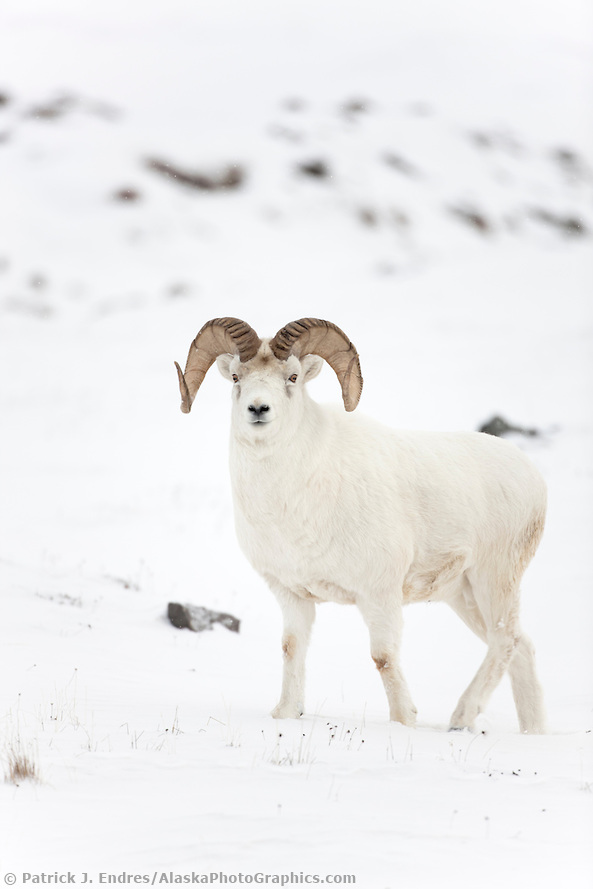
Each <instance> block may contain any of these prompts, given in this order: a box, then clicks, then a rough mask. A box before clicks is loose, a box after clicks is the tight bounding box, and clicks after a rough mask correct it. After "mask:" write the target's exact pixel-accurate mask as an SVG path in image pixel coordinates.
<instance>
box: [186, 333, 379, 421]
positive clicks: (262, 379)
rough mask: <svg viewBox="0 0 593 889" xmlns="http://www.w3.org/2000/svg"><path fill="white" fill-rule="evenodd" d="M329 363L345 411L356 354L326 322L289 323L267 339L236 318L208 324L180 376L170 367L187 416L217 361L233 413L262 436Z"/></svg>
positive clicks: (354, 381)
mask: <svg viewBox="0 0 593 889" xmlns="http://www.w3.org/2000/svg"><path fill="white" fill-rule="evenodd" d="M321 359H324V360H325V361H327V362H328V364H329V365H330V367H332V368H333V370H334V371H335V373H336V376H337V377H338V380H339V382H340V385H341V387H342V398H343V400H344V407H345V409H346V410H347V411H352V410H354V408H355V407H356V405H357V404H358V401H359V399H360V395H361V392H362V376H361V373H360V363H359V360H358V353H357V351H356V349H355V347H354V346H353V345H352V343H351V342H350V340H349V339H348V337H347V336H346V335H345V334H344V333H343V332H342V331H341V330H340V328H339V327H336V325H335V324H332V323H331V322H330V321H321V320H319V319H318V318H302V319H301V320H300V321H292V322H291V323H290V324H287V325H286V327H283V328H282V329H281V330H279V331H278V333H277V334H276V336H274V337H273V338H272V339H271V340H263V341H262V340H260V338H259V337H258V335H257V334H256V333H255V331H254V330H253V329H252V328H251V327H250V326H249V325H248V324H246V323H245V322H244V321H239V320H238V319H237V318H215V319H214V320H212V321H208V322H207V323H206V324H205V325H204V327H202V329H201V331H200V332H199V334H198V335H197V337H196V338H195V340H194V341H193V342H192V344H191V346H190V350H189V355H188V358H187V364H186V366H185V372H182V370H181V368H180V367H179V365H178V364H177V362H175V366H176V367H177V373H178V376H179V388H180V390H181V399H182V401H181V410H182V411H183V412H184V413H189V411H190V410H191V406H192V404H193V401H194V398H195V397H196V393H197V391H198V389H199V388H200V385H201V384H202V381H203V379H204V377H205V376H206V373H207V371H208V369H209V368H210V367H211V366H212V364H213V363H214V361H217V364H218V368H219V370H220V372H221V373H222V374H223V376H225V377H226V378H227V379H229V380H231V381H232V382H233V384H234V388H233V398H234V406H235V407H234V409H235V411H236V412H237V413H238V419H239V422H240V423H243V424H245V426H246V428H250V429H252V430H253V431H254V432H256V431H257V432H264V427H265V426H266V425H268V424H269V423H271V422H273V421H275V420H279V419H281V418H282V416H283V414H284V413H285V412H286V411H287V410H289V408H288V405H289V404H291V403H292V405H293V407H291V408H290V413H291V414H292V415H293V416H294V414H295V411H294V406H296V404H297V403H300V402H302V399H303V386H304V384H305V383H306V382H307V381H308V380H310V379H313V377H315V376H317V374H318V373H319V371H320V370H321V366H322V360H321Z"/></svg>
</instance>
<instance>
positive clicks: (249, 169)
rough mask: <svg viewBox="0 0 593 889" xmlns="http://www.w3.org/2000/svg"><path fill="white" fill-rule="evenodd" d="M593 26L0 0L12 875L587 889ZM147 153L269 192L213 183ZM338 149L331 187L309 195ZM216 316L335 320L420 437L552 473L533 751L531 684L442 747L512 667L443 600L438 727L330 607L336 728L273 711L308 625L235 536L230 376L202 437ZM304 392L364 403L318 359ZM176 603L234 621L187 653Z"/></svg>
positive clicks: (392, 12)
mask: <svg viewBox="0 0 593 889" xmlns="http://www.w3.org/2000/svg"><path fill="white" fill-rule="evenodd" d="M590 19H591V11H590V9H589V7H588V5H587V4H585V3H581V2H580V0H564V2H563V3H562V4H560V3H559V2H557V0H554V2H549V3H547V4H538V5H537V7H536V5H535V4H533V3H532V2H529V0H514V2H512V3H511V2H510V0H501V2H498V3H496V4H494V3H482V4H471V3H468V2H462V0H456V2H455V3H449V4H438V3H436V2H435V0H425V2H417V3H411V2H401V3H398V4H397V5H396V4H388V3H381V2H379V0H368V2H366V3H365V4H364V5H360V6H359V7H357V8H356V9H354V8H350V7H349V6H348V5H347V4H343V3H340V4H338V3H337V2H333V0H319V2H317V3H315V4H313V3H309V2H306V0H303V2H300V3H296V2H292V0H291V2H287V3H284V4H282V5H278V4H271V3H268V2H265V0H250V2H248V3H245V4H241V5H239V4H236V3H233V2H231V0H225V2H221V3H217V4H216V5H214V4H209V5H208V6H206V5H205V4H195V3H190V2H189V0H171V2H169V3H167V4H164V3H160V2H151V3H145V4H142V5H139V4H135V3H132V2H130V3H126V4H122V3H115V2H114V0H103V2H101V3H99V2H95V0H92V2H91V0H89V2H87V3H85V4H84V7H81V6H80V5H79V4H77V3H73V2H70V0H52V2H45V0H29V2H25V3H23V2H17V0H4V3H3V4H2V10H1V11H0V58H1V59H2V74H1V78H2V80H1V81H0V94H1V95H4V96H5V97H6V99H7V101H5V102H4V104H0V182H1V191H0V193H1V195H2V199H1V202H0V231H1V233H2V239H1V242H0V379H1V380H2V384H1V386H0V411H1V416H2V426H1V433H2V434H1V436H0V479H1V486H2V487H1V490H2V504H3V508H2V510H1V511H0V578H1V590H2V602H3V609H2V612H3V628H4V632H3V643H2V647H1V654H0V659H1V661H0V662H1V666H2V670H1V675H2V677H3V678H2V682H1V683H0V758H1V759H2V768H3V769H4V770H6V771H8V768H9V766H8V762H9V756H10V754H11V752H12V753H14V752H15V751H16V752H18V753H21V754H22V755H27V756H28V757H29V758H30V759H31V761H32V762H34V763H35V764H36V766H37V768H38V771H39V780H38V781H36V782H35V781H30V780H25V781H20V782H19V783H18V785H15V784H14V783H11V782H9V781H6V782H4V783H2V784H0V874H1V875H2V878H4V875H5V874H8V873H14V874H15V875H16V880H17V885H23V884H24V882H23V881H24V878H23V875H24V874H25V873H26V874H36V875H38V876H39V875H41V874H46V875H51V874H55V873H58V874H67V873H68V872H71V873H73V874H75V875H76V878H77V881H78V882H82V880H83V879H84V876H83V874H84V873H87V874H88V877H89V879H92V880H93V882H94V883H95V884H98V883H99V882H100V881H101V877H100V875H101V874H111V875H113V876H114V877H117V876H119V877H120V878H121V879H120V882H124V881H125V880H127V879H128V877H130V876H131V877H132V878H133V877H134V876H138V877H144V876H146V877H147V878H149V880H150V881H152V879H153V877H154V876H155V875H156V880H157V881H160V879H161V875H162V874H165V877H166V878H167V879H168V876H169V874H173V875H177V876H179V875H189V874H192V873H193V874H204V875H205V874H210V873H214V874H221V873H222V874H225V875H227V876H229V877H230V876H231V875H239V874H243V875H247V876H254V875H255V874H258V873H260V874H269V875H271V876H272V875H282V874H287V875H290V874H291V873H292V874H293V875H295V876H294V880H293V882H295V881H299V880H300V882H303V883H304V881H305V876H310V875H321V876H323V877H325V876H326V875H333V874H336V875H342V874H344V875H346V874H352V875H356V878H357V882H356V885H359V886H364V887H370V889H375V887H376V889H385V887H413V889H416V887H420V889H421V887H433V886H437V885H438V886H443V887H445V886H455V887H464V886H470V885H474V884H479V885H480V886H482V887H500V886H501V885H505V886H507V887H519V886H523V885H527V884H529V885H531V884H534V885H538V886H557V885H563V886H570V887H575V889H579V887H585V886H588V885H589V881H590V874H591V869H592V866H593V861H592V856H591V835H592V829H593V810H592V801H593V798H592V794H591V782H592V772H593V769H592V765H593V762H592V759H593V758H592V750H591V746H592V745H591V729H592V727H593V725H592V724H593V712H592V704H593V687H592V686H593V679H592V677H593V656H592V654H591V650H592V649H591V632H592V629H593V600H592V597H591V588H592V582H593V556H592V554H591V553H592V550H591V539H592V533H593V509H592V507H591V504H592V503H593V458H592V454H593V399H592V380H593V368H592V355H593V349H592V340H593V325H592V323H591V322H592V320H593V318H592V316H593V311H592V308H591V286H592V284H593V264H592V263H591V243H592V240H591V238H592V233H593V209H592V206H593V205H592V200H591V199H592V196H593V155H592V147H593V138H592V133H591V124H592V122H591V115H590V90H589V84H590V80H591V64H590V58H591V49H592V47H591V43H592V38H591V34H592V33H593V30H592V29H591V28H590ZM59 97H67V100H65V101H63V102H62V104H61V105H60V104H59V103H58V106H57V107H58V113H57V115H56V116H54V117H47V115H46V116H45V117H44V116H43V115H42V116H40V115H39V114H37V115H35V114H34V113H32V112H34V111H35V109H37V111H39V108H44V107H45V108H47V106H49V105H52V103H55V101H56V99H59ZM54 107H56V106H55V105H54ZM151 157H157V158H160V159H163V160H165V161H169V162H171V163H174V164H176V165H178V166H179V167H181V168H184V169H189V170H197V171H200V172H206V173H209V172H210V173H212V172H214V173H216V172H217V171H219V170H220V169H223V168H224V167H225V166H226V165H228V164H233V163H234V164H239V165H240V166H241V167H243V168H244V169H245V171H246V177H247V178H246V183H245V185H244V186H243V187H242V188H239V189H236V190H230V191H227V192H208V193H206V192H197V191H192V190H189V189H187V188H185V187H182V186H180V185H179V184H176V183H175V182H172V181H170V180H167V179H164V178H162V177H159V176H158V175H157V174H156V173H155V172H154V171H151V170H150V169H149V168H148V167H147V165H146V160H147V159H148V158H151ZM394 159H395V161H394ZM317 160H322V161H323V162H325V163H326V164H327V167H328V170H329V171H330V173H331V176H329V177H326V178H317V179H315V178H313V177H307V176H304V175H302V174H300V175H299V174H298V172H297V166H298V165H299V164H300V163H304V162H309V161H317ZM122 188H129V189H135V190H136V191H137V192H138V194H139V198H138V200H136V201H127V202H122V201H120V200H117V199H116V198H115V197H114V195H115V194H116V193H117V192H118V191H119V190H121V189H122ZM459 211H462V213H463V212H466V213H470V214H471V213H473V214H474V217H479V220H481V223H480V222H479V221H478V223H476V221H475V219H474V223H471V221H470V222H468V221H467V218H466V217H465V218H464V217H463V215H460V214H459ZM542 214H543V215H542ZM567 219H577V220H578V221H580V223H581V225H582V228H581V230H580V231H577V232H575V231H574V230H573V231H572V233H571V232H570V231H569V230H567V229H566V228H563V227H562V225H558V220H561V221H562V220H564V221H566V220H567ZM551 220H552V221H551ZM554 220H556V221H555V222H554ZM219 315H237V316H238V317H243V318H245V320H247V321H248V322H249V323H250V324H252V325H253V326H254V327H255V328H256V330H258V331H259V332H260V334H262V335H266V334H273V333H274V332H275V331H276V330H277V329H278V328H279V327H280V326H282V325H283V324H285V323H286V322H287V321H289V320H292V319H293V318H299V317H302V316H304V315H313V316H317V317H326V318H329V319H331V320H332V321H335V322H336V323H338V324H339V325H340V326H341V327H342V328H343V329H344V330H345V331H346V332H347V333H348V335H349V336H351V337H352V339H353V341H354V342H355V343H356V345H357V347H358V350H359V352H360V355H361V362H362V369H363V375H364V377H365V390H364V393H363V398H362V402H361V406H360V408H359V409H360V410H363V411H364V412H366V413H368V414H370V415H372V416H375V417H378V418H383V419H384V420H385V421H386V422H388V423H390V424H392V425H399V426H401V427H404V428H414V427H417V428H434V429H455V428H457V429H471V428H476V427H477V426H478V425H479V424H480V423H482V422H484V421H485V420H487V419H489V418H490V417H491V416H492V415H493V414H495V413H501V414H502V415H503V416H505V417H507V418H508V419H509V420H510V421H511V422H514V423H517V424H519V425H522V426H528V427H530V426H534V427H536V428H538V429H539V430H541V431H542V434H541V435H540V436H539V437H537V438H524V437H520V436H519V437H517V441H518V443H519V444H520V446H521V447H523V448H525V449H526V450H527V451H528V453H529V455H530V456H531V458H532V459H533V460H534V462H535V463H536V464H537V465H538V466H539V467H540V469H541V470H542V472H543V473H544V475H545V477H546V479H547V481H548V484H549V489H550V509H549V520H548V524H547V529H546V534H545V537H544V541H543V543H542V545H541V547H540V551H539V552H538V554H537V556H536V558H535V560H534V562H533V564H532V565H531V566H530V568H529V570H528V572H527V574H526V576H525V580H524V584H523V623H524V626H525V629H526V631H527V632H528V633H529V634H530V636H531V637H532V638H533V640H534V642H535V644H536V648H537V657H538V669H539V673H540V678H541V681H542V684H543V686H544V689H545V694H546V702H547V707H548V714H549V729H550V730H549V733H548V734H547V735H545V736H541V737H530V736H523V735H520V734H519V733H518V728H517V722H516V716H515V712H514V706H513V702H512V698H511V693H510V687H509V685H508V682H506V680H505V681H504V682H503V683H502V684H501V687H500V688H499V689H498V690H497V692H496V693H495V695H494V697H493V699H492V701H491V704H490V706H489V708H488V711H487V713H486V714H485V715H484V716H483V717H482V723H481V724H480V726H479V731H478V732H477V733H476V734H470V733H465V732H464V733H448V732H447V731H446V728H447V724H448V719H449V716H450V714H451V712H452V711H453V708H454V706H455V704H456V701H457V699H458V697H459V694H460V693H461V691H462V690H463V689H464V688H465V686H466V685H467V683H468V682H469V680H470V678H471V677H472V675H473V673H474V672H475V670H476V668H477V666H478V664H479V662H480V660H481V657H482V656H483V647H482V644H481V643H480V642H479V640H477V639H475V638H473V637H472V636H471V634H469V632H468V631H467V629H466V628H465V627H464V626H463V625H462V624H461V623H460V622H459V620H458V619H457V618H456V617H455V616H454V615H453V613H452V612H451V613H450V612H448V611H447V610H446V608H445V607H444V606H443V607H439V606H437V605H435V606H429V605H424V606H421V605H416V606H413V607H411V608H410V609H408V610H407V611H406V626H405V636H404V648H403V663H404V670H405V672H406V676H407V678H408V682H409V685H410V688H411V690H412V694H413V696H414V700H415V703H416V705H417V707H418V710H419V722H418V727H417V728H416V729H413V730H412V729H409V728H404V727H402V726H400V725H397V724H390V723H389V722H388V721H387V713H386V702H385V699H384V694H383V690H382V687H381V683H380V679H379V677H378V675H377V674H376V671H375V670H373V669H372V665H371V663H370V658H369V656H368V642H367V638H366V631H365V629H364V627H363V625H362V621H361V619H360V618H359V616H358V614H357V613H356V612H355V610H354V609H348V608H345V607H339V606H333V605H327V606H324V607H323V608H320V609H318V612H319V613H318V619H317V622H316V626H315V630H314V636H313V641H312V646H311V652H310V656H309V660H308V686H307V713H306V714H305V716H304V717H303V718H302V719H301V720H299V721H298V722H296V721H295V722H294V723H293V722H291V721H282V722H275V721H274V720H272V719H271V718H270V717H269V715H268V714H269V711H270V710H271V708H272V706H273V705H274V704H275V703H276V697H277V694H278V692H279V685H280V670H281V663H280V660H281V659H280V652H279V636H280V616H279V612H278V609H277V606H276V604H275V602H274V600H273V598H272V596H271V595H270V594H269V592H268V591H267V589H266V588H265V585H264V584H263V582H262V581H261V580H260V579H259V578H258V577H256V576H255V575H254V574H253V572H252V571H251V569H250V567H249V566H248V564H247V563H246V562H245V560H244V558H243V557H242V555H241V553H240V552H239V550H238V547H237V544H236V541H235V537H234V530H233V518H232V510H231V501H230V490H229V483H228V478H227V467H226V462H227V456H226V455H227V438H228V427H229V403H228V389H227V386H226V384H225V382H224V381H223V380H222V379H221V378H220V377H219V376H218V375H217V374H216V372H215V371H213V372H212V374H211V375H210V376H209V377H208V378H207V380H206V382H205V383H204V386H203V387H202V389H201V391H200V395H199V402H200V406H199V410H195V409H194V411H193V412H192V414H191V417H190V418H188V417H186V416H183V415H182V414H181V413H180V411H179V395H178V391H177V380H176V375H175V371H174V368H173V360H174V359H177V360H179V361H181V362H183V360H184V359H185V355H186V352H187V348H188V346H189V342H190V340H191V338H192V337H193V336H194V335H195V333H196V331H197V330H198V329H199V327H200V326H201V325H202V324H203V323H204V321H206V320H208V319H209V318H211V317H215V316H219ZM311 391H312V393H313V395H314V397H316V398H318V399H319V400H321V401H323V400H327V401H335V400H336V399H338V398H339V393H338V391H337V390H336V382H335V377H333V375H332V373H331V371H329V370H327V369H326V370H324V371H323V373H322V375H321V376H320V377H319V378H318V380H316V381H315V382H314V383H312V384H311ZM196 407H197V404H196ZM169 601H179V602H192V603H194V604H195V605H202V606H205V607H208V608H212V609H215V610H219V611H223V612H230V613H231V614H234V615H236V616H237V617H239V618H240V620H241V632H240V633H239V634H235V633H229V632H228V631H227V630H225V629H224V628H223V627H220V626H217V627H215V628H214V630H213V631H212V632H206V633H201V634H194V633H191V632H189V631H187V630H177V629H175V628H173V627H172V626H171V625H170V624H169V623H168V621H167V620H166V608H167V603H168V602H169ZM122 875H124V876H123V877H122ZM300 875H302V879H301V876H300ZM40 879H41V878H40ZM46 881H47V880H46ZM29 882H31V880H29ZM218 882H222V878H221V877H219V878H218Z"/></svg>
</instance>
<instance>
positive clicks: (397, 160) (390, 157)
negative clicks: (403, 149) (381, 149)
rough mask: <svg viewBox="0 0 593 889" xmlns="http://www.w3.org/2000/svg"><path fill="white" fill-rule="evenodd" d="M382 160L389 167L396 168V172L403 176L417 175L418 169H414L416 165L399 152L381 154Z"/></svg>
mask: <svg viewBox="0 0 593 889" xmlns="http://www.w3.org/2000/svg"><path fill="white" fill-rule="evenodd" d="M383 160H384V161H385V163H386V164H387V165H388V166H389V167H392V168H393V169H394V170H397V172H398V173H403V175H404V176H417V175H418V170H417V169H416V167H415V166H414V165H413V164H411V163H410V162H409V161H407V160H406V159H405V157H402V156H401V154H393V153H392V152H388V153H387V154H385V155H384V156H383Z"/></svg>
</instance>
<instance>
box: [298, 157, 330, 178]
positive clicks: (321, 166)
mask: <svg viewBox="0 0 593 889" xmlns="http://www.w3.org/2000/svg"><path fill="white" fill-rule="evenodd" d="M297 169H298V171H299V173H302V175H303V176H312V177H313V179H329V178H330V177H331V173H330V169H329V167H328V165H327V164H326V162H325V161H322V160H313V161H304V162H303V163H302V164H299V165H298V167H297Z"/></svg>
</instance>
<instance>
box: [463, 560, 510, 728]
mask: <svg viewBox="0 0 593 889" xmlns="http://www.w3.org/2000/svg"><path fill="white" fill-rule="evenodd" d="M467 580H468V581H469V583H468V584H467V585H466V586H465V587H464V589H463V595H461V596H458V597H457V599H456V600H455V601H454V602H451V603H450V604H451V605H452V606H453V607H454V609H455V610H456V611H457V613H458V614H459V615H460V617H462V619H463V620H465V622H466V623H467V624H468V626H470V627H471V629H473V630H474V632H475V633H477V635H478V636H480V637H481V638H482V639H484V641H485V642H486V644H487V645H488V650H487V652H486V657H485V658H484V660H483V661H482V663H481V665H480V667H479V668H478V672H477V673H476V675H475V676H474V678H473V679H472V681H471V682H470V684H469V686H468V687H467V689H466V690H465V691H464V693H463V694H462V695H461V698H460V699H459V703H458V704H457V707H456V708H455V711H454V712H453V716H452V717H451V724H450V729H453V730H454V729H464V728H469V729H472V728H473V725H474V722H475V719H476V717H477V716H479V714H480V713H483V711H484V709H485V707H486V704H487V703H488V700H489V699H490V696H491V694H492V692H493V691H494V689H495V688H496V687H497V685H498V684H499V683H500V680H501V679H502V677H503V675H504V673H505V672H506V670H507V669H508V668H509V665H510V663H511V661H512V659H513V656H514V654H515V652H516V650H517V646H518V645H519V644H520V640H521V630H520V627H519V620H518V609H519V594H518V591H517V590H516V589H514V590H513V589H510V588H507V591H506V592H502V591H503V590H504V589H505V584H504V582H500V581H499V582H498V583H496V582H495V581H492V580H490V581H489V582H488V583H486V582H484V581H482V580H481V579H480V578H473V577H472V578H467ZM492 584H494V588H495V589H496V588H498V590H500V592H498V593H497V594H496V593H495V594H493V593H492Z"/></svg>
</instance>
